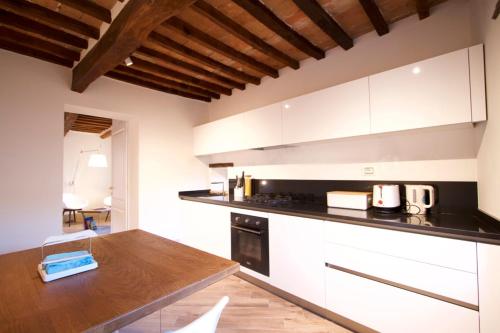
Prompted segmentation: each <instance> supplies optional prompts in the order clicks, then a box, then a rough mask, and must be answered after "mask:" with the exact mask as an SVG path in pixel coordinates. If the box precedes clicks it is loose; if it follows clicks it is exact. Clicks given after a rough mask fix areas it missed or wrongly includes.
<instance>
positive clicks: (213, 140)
mask: <svg viewBox="0 0 500 333" xmlns="http://www.w3.org/2000/svg"><path fill="white" fill-rule="evenodd" d="M485 120H486V92H485V73H484V50H483V45H477V46H473V47H471V48H467V49H463V50H459V51H455V52H451V53H448V54H445V55H441V56H438V57H435V58H431V59H427V60H424V61H420V62H417V63H414V64H411V65H407V66H403V67H399V68H396V69H392V70H389V71H386V72H383V73H380V74H376V75H372V76H369V77H365V78H362V79H358V80H355V81H351V82H348V83H344V84H341V85H337V86H334V87H330V88H326V89H323V90H320V91H316V92H313V93H310V94H307V95H303V96H298V97H295V98H292V99H289V100H286V101H283V102H279V103H275V104H272V105H269V106H266V107H263V108H260V109H256V110H252V111H248V112H245V113H241V114H237V115H235V116H232V117H228V118H224V119H221V120H217V121H214V122H211V123H208V124H204V125H201V126H198V127H195V129H194V153H195V155H209V154H216V153H223V152H230V151H236V150H246V149H253V148H263V147H272V146H280V145H287V144H300V143H304V142H312V141H321V140H331V139H338V138H345V137H353V136H360V135H367V134H376V133H384V132H393V131H403V130H410V129H418V128H425V127H434V126H443V125H453V124H460V123H475V122H480V121H485Z"/></svg>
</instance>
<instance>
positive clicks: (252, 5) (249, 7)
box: [232, 0, 325, 59]
mask: <svg viewBox="0 0 500 333" xmlns="http://www.w3.org/2000/svg"><path fill="white" fill-rule="evenodd" d="M232 1H233V2H234V3H236V4H237V5H238V6H240V7H241V8H243V9H244V10H246V11H247V12H248V13H249V14H250V15H252V16H253V17H255V18H256V19H257V20H258V21H259V22H260V23H262V24H263V25H265V26H266V27H267V28H268V29H270V30H272V31H273V32H274V33H276V34H277V35H279V36H280V37H281V38H283V39H284V40H285V41H287V42H288V43H290V44H292V45H293V46H294V47H296V48H297V49H298V50H300V51H302V52H304V53H305V54H308V55H310V56H311V57H314V58H316V59H322V58H324V57H325V52H324V51H323V50H322V49H320V48H319V47H317V46H315V45H314V44H312V43H311V42H310V41H309V40H307V39H306V38H304V37H303V36H301V35H300V34H298V33H297V32H296V31H295V30H293V29H292V28H290V27H289V26H288V25H287V24H286V23H285V22H283V21H282V20H281V19H280V18H279V17H278V16H276V15H275V14H274V13H273V12H272V11H271V10H270V9H269V8H267V7H266V6H265V5H264V4H263V3H262V2H260V1H248V0H232Z"/></svg>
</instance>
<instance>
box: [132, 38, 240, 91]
mask: <svg viewBox="0 0 500 333" xmlns="http://www.w3.org/2000/svg"><path fill="white" fill-rule="evenodd" d="M134 55H135V56H139V57H144V56H145V57H147V58H151V59H153V60H154V61H156V62H160V63H163V64H166V65H175V66H177V67H179V68H182V69H185V70H188V71H190V72H192V73H196V74H199V75H202V76H204V77H205V78H207V79H209V80H213V81H216V82H217V83H220V84H223V85H225V86H227V87H231V88H238V89H240V90H244V89H245V85H244V84H243V83H240V82H237V81H234V80H231V79H228V78H226V77H224V76H221V75H218V74H216V73H213V72H210V71H207V70H206V69H203V68H201V67H198V66H195V65H193V64H190V63H188V62H185V61H182V60H180V59H177V58H174V57H171V56H169V55H166V54H164V53H162V52H159V51H156V50H153V49H150V48H147V47H143V46H141V47H140V48H138V49H137V51H135V52H134ZM158 65H159V64H158Z"/></svg>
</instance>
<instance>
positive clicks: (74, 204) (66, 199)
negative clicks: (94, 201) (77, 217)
mask: <svg viewBox="0 0 500 333" xmlns="http://www.w3.org/2000/svg"><path fill="white" fill-rule="evenodd" d="M63 204H64V208H66V209H75V210H78V209H84V208H85V207H87V206H88V205H89V202H88V200H86V199H83V198H80V197H79V196H76V195H74V194H73V193H63Z"/></svg>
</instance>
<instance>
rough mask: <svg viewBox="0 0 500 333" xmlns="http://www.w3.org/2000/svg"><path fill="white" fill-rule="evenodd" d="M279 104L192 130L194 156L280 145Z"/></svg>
mask: <svg viewBox="0 0 500 333" xmlns="http://www.w3.org/2000/svg"><path fill="white" fill-rule="evenodd" d="M281 137H282V131H281V103H276V104H271V105H268V106H265V107H263V108H259V109H255V110H252V111H248V112H244V113H240V114H237V115H234V116H231V117H228V118H224V119H221V120H217V121H213V122H210V123H207V124H204V125H200V126H197V127H195V128H194V138H193V139H194V154H195V155H198V156H199V155H209V154H216V153H222V152H230V151H237V150H245V149H253V148H262V147H272V146H279V145H281V144H282V140H281Z"/></svg>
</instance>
